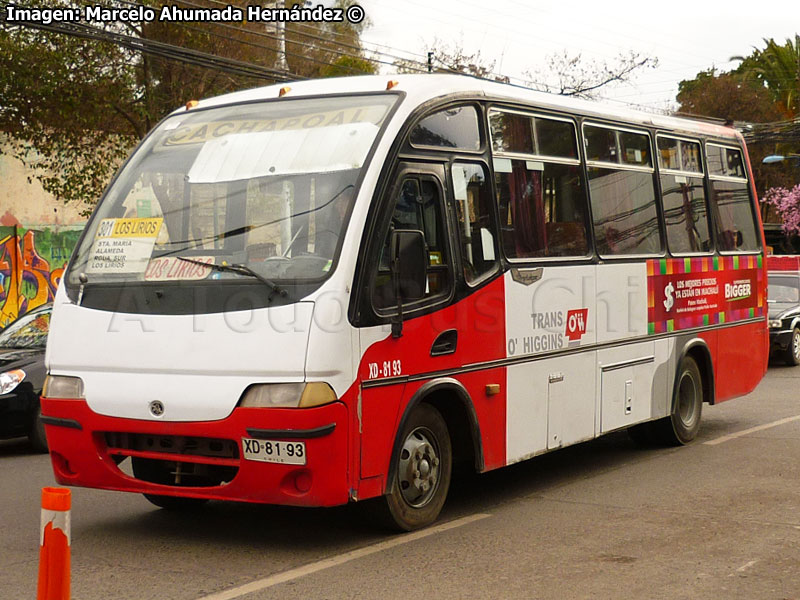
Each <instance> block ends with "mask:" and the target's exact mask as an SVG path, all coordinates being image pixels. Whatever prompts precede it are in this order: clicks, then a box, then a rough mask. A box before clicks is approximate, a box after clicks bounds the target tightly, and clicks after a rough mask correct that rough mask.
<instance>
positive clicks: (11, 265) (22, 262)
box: [0, 225, 83, 328]
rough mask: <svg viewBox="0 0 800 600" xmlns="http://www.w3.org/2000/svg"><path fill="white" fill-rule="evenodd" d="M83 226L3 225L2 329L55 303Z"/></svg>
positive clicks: (0, 264) (0, 269)
mask: <svg viewBox="0 0 800 600" xmlns="http://www.w3.org/2000/svg"><path fill="white" fill-rule="evenodd" d="M82 229H83V226H82V225H70V226H63V225H62V226H52V225H45V226H42V227H35V226H30V227H23V226H22V225H11V226H2V225H0V328H2V327H5V326H6V325H8V323H10V322H11V321H13V320H14V319H16V318H17V316H18V315H22V314H25V313H26V312H28V311H29V310H31V309H32V308H35V307H37V306H40V305H42V304H44V303H46V302H49V301H51V300H53V297H54V296H55V293H56V289H57V288H58V284H59V282H60V281H61V276H62V274H63V273H64V267H65V266H66V264H67V261H68V260H69V257H70V254H72V249H73V248H74V247H75V244H76V243H77V241H78V237H79V236H80V234H81V230H82Z"/></svg>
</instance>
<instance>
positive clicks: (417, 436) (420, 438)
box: [398, 428, 439, 508]
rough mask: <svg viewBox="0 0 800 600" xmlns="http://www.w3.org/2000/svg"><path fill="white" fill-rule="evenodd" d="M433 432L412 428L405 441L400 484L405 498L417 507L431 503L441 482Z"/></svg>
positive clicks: (399, 475) (401, 453)
mask: <svg viewBox="0 0 800 600" xmlns="http://www.w3.org/2000/svg"><path fill="white" fill-rule="evenodd" d="M434 444H435V439H434V437H433V435H432V434H431V432H430V431H429V430H427V429H424V428H417V429H415V430H414V431H412V432H411V433H410V434H409V436H408V437H407V438H406V439H405V442H404V443H403V449H402V451H401V452H400V464H399V465H398V483H399V485H400V492H401V493H402V495H403V498H404V500H405V501H406V502H407V503H408V504H409V506H412V507H414V508H419V507H421V506H424V505H425V504H427V503H428V502H429V501H430V499H431V498H432V497H433V495H434V492H435V491H436V488H437V486H438V484H439V457H438V455H437V449H436V447H435V445H434Z"/></svg>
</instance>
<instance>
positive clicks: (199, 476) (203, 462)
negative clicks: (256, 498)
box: [102, 432, 239, 487]
mask: <svg viewBox="0 0 800 600" xmlns="http://www.w3.org/2000/svg"><path fill="white" fill-rule="evenodd" d="M102 439H103V440H104V442H105V447H106V448H105V449H106V452H107V453H108V455H109V456H110V457H111V458H112V459H113V460H114V462H116V463H117V465H119V466H120V467H121V466H122V463H123V462H124V461H126V459H128V458H130V459H131V466H132V471H133V473H132V476H133V477H134V478H136V479H141V480H142V481H147V482H150V483H157V484H160V485H169V486H178V487H187V486H190V487H213V486H218V485H222V484H224V483H227V482H229V481H231V480H232V479H233V478H234V477H236V474H237V473H238V471H239V445H238V444H237V443H236V442H235V441H233V440H226V439H217V438H205V437H196V436H173V435H151V434H142V433H120V432H106V433H104V434H103V435H102Z"/></svg>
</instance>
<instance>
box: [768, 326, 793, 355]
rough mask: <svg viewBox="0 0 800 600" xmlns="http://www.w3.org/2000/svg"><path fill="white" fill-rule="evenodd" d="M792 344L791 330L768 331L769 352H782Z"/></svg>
mask: <svg viewBox="0 0 800 600" xmlns="http://www.w3.org/2000/svg"><path fill="white" fill-rule="evenodd" d="M791 343H792V330H791V329H786V330H782V329H770V332H769V349H770V352H782V351H784V350H786V349H787V348H788V347H789V344H791Z"/></svg>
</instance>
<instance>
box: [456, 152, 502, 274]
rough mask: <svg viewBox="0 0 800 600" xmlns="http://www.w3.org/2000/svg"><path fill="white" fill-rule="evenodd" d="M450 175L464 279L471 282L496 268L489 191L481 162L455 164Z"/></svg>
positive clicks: (493, 228) (490, 194) (490, 195)
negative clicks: (479, 163) (451, 177)
mask: <svg viewBox="0 0 800 600" xmlns="http://www.w3.org/2000/svg"><path fill="white" fill-rule="evenodd" d="M452 176H453V192H454V193H453V195H454V197H455V201H456V212H457V217H458V235H459V239H460V240H461V261H462V263H463V265H464V278H465V279H466V280H467V283H474V282H476V281H478V280H479V279H481V278H483V276H484V275H487V274H488V273H491V272H492V271H494V270H495V269H496V268H497V256H496V252H495V246H496V244H495V230H496V229H495V226H494V220H493V218H492V204H491V203H492V190H491V187H490V185H489V181H488V177H487V175H486V171H485V169H484V168H483V167H482V166H481V165H477V164H465V163H456V164H454V165H453V169H452Z"/></svg>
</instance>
